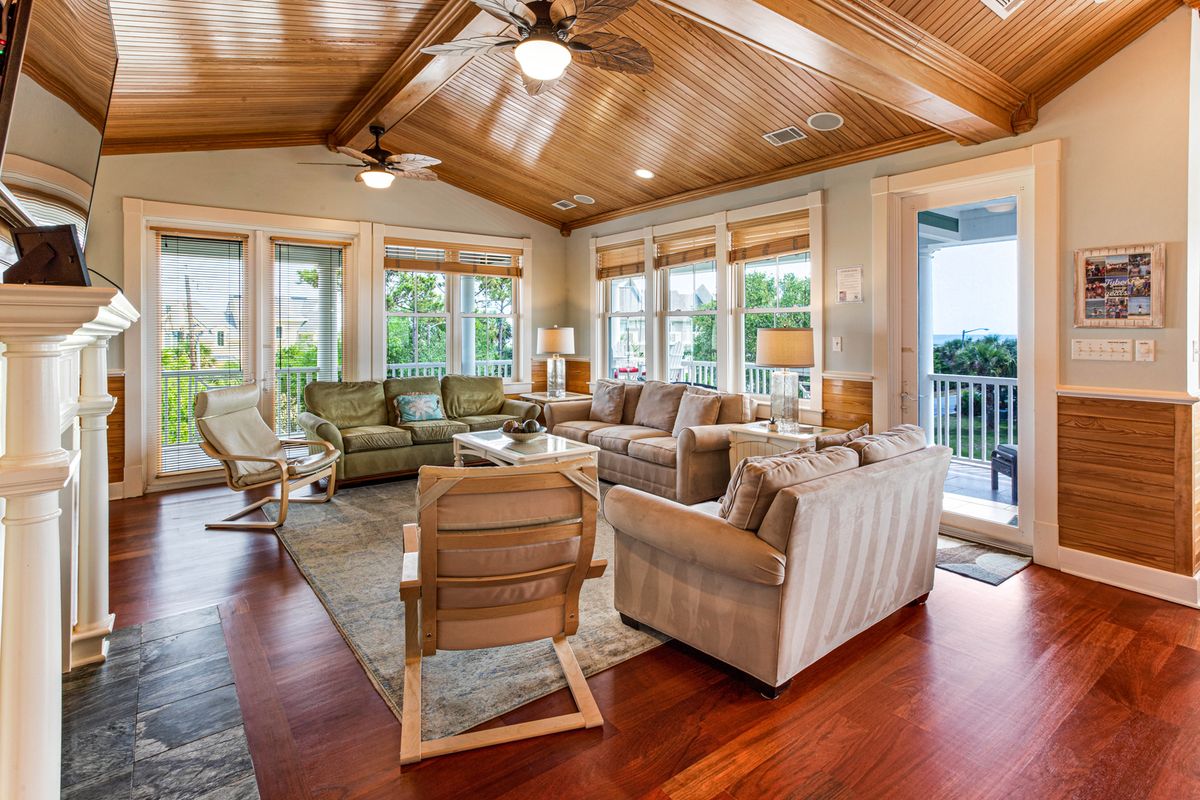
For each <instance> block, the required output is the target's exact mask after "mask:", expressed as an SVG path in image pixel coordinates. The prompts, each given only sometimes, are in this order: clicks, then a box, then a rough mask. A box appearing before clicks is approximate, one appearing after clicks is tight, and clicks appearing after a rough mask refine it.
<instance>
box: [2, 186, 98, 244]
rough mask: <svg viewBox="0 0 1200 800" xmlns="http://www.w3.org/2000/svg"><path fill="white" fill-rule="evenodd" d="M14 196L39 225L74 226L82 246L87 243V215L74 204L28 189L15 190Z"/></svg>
mask: <svg viewBox="0 0 1200 800" xmlns="http://www.w3.org/2000/svg"><path fill="white" fill-rule="evenodd" d="M13 196H14V197H16V198H17V199H18V200H19V201H21V206H22V207H24V209H25V210H26V211H27V212H28V213H29V216H31V217H33V221H34V222H36V223H37V224H38V225H74V226H75V228H76V230H77V231H78V234H79V242H80V244H83V243H84V242H85V241H87V215H86V214H84V213H83V210H82V209H80V208H78V207H76V206H75V205H74V204H73V203H70V202H68V201H66V200H60V199H59V198H57V197H51V196H50V195H46V194H41V193H36V192H30V191H29V190H26V189H13Z"/></svg>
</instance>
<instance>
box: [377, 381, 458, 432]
mask: <svg viewBox="0 0 1200 800" xmlns="http://www.w3.org/2000/svg"><path fill="white" fill-rule="evenodd" d="M441 393H442V382H441V380H439V379H438V377H437V376H436V375H418V376H416V377H413V378H388V379H387V380H386V381H384V382H383V394H384V398H385V399H386V400H387V415H388V424H389V425H397V424H399V422H400V420H399V418H398V417H397V415H396V398H397V397H398V396H399V395H402V394H436V395H440V394H441ZM445 405H446V403H445V401H444V400H443V401H442V406H443V407H445Z"/></svg>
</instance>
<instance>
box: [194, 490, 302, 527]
mask: <svg viewBox="0 0 1200 800" xmlns="http://www.w3.org/2000/svg"><path fill="white" fill-rule="evenodd" d="M278 502H279V498H278V497H264V498H263V499H262V500H259V501H257V502H254V503H251V504H250V505H248V506H246V507H245V508H243V509H242V510H241V511H237V512H235V513H233V514H230V515H229V516H228V517H225V518H224V519H222V520H220V521H219V522H206V523H204V527H205V528H206V529H208V530H213V529H217V530H231V531H273V530H275V529H276V528H278V527H279V526H280V525H282V524H283V520H282V519H281V520H279V521H278V522H270V521H268V522H236V521H235V520H238V519H241V518H242V517H244V516H246V515H247V514H249V513H250V512H252V511H257V510H258V509H260V508H262V507H263V506H265V505H267V504H268V503H278Z"/></svg>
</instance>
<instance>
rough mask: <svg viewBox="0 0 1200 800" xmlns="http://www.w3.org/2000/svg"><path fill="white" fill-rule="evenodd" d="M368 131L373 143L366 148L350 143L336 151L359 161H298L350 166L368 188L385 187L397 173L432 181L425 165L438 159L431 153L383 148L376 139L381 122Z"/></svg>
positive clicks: (435, 164)
mask: <svg viewBox="0 0 1200 800" xmlns="http://www.w3.org/2000/svg"><path fill="white" fill-rule="evenodd" d="M370 131H371V135H372V136H374V137H375V144H373V145H371V146H370V147H368V148H367V149H366V150H355V149H354V148H353V147H344V146H343V147H339V148H338V152H339V153H343V154H345V155H348V156H350V157H351V158H356V159H358V160H359V161H360V162H362V163H361V164H330V163H329V162H327V161H301V162H300V163H301V164H308V165H311V166H317V167H353V168H354V169H357V170H359V173H358V174H357V175H355V176H354V180H356V181H358V182H359V183H365V184H366V185H367V186H369V187H371V188H372V189H386V188H388V187H389V186H391V185H392V181H394V180H395V179H396V177H397V176H399V177H401V178H407V179H409V180H414V181H436V180H437V179H438V176H437V173H436V172H434V171H433V170H431V169H429V168H430V167H436V166H437V165H438V164H440V163H442V162H441V161H439V160H438V159H436V158H434V157H433V156H422V155H417V154H416V153H393V152H391V151H390V150H385V149H384V147H383V145H382V144H380V142H379V139H380V137H382V136H383V134H384V133H386V131H385V130H384V129H383V127H382V126H379V125H372V126H371V128H370Z"/></svg>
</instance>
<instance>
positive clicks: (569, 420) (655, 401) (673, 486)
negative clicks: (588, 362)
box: [545, 381, 753, 504]
mask: <svg viewBox="0 0 1200 800" xmlns="http://www.w3.org/2000/svg"><path fill="white" fill-rule="evenodd" d="M614 387H615V388H616V389H620V391H621V392H623V395H624V396H623V398H622V400H621V405H620V407H619V409H618V413H619V419H618V418H616V417H611V418H610V419H609V420H608V421H605V420H599V419H596V418H595V417H596V416H597V414H596V413H595V409H594V408H593V404H594V403H597V402H599V400H600V398H601V396H602V395H603V394H604V393H605V391H606V390H610V391H611V390H614ZM595 391H596V395H595V397H594V399H593V400H577V401H571V402H564V403H549V404H547V405H546V408H545V414H546V427H547V428H548V429H549V430H550V431H551V432H552V433H554V434H557V435H558V436H564V437H566V438H568V439H574V440H575V441H579V442H587V443H589V444H593V445H595V446H597V447H599V448H600V453H599V458H598V462H599V475H600V479H601V480H605V481H608V482H610V483H617V484H622V485H625V486H632V487H635V488H638V489H643V490H645V491H647V492H651V493H653V494H656V495H659V496H661V497H665V498H668V499H671V500H678V501H679V502H681V503H685V504H692V503H699V502H701V501H704V500H711V499H712V498H714V497H719V496H720V495H721V493H722V492H724V491H725V486H726V485H727V484H728V483H729V428H730V426H731V425H734V424H741V423H744V422H750V421H751V420H752V419H753V403H752V402H751V401H750V398H748V397H746V396H744V395H739V394H721V393H718V392H713V391H711V390H709V389H702V388H700V387H695V386H684V385H681V384H668V383H662V382H661V381H647V382H645V383H635V382H629V381H599V382H598V383H597V386H596V390H595ZM685 394H688V395H705V396H707V395H716V397H717V398H718V399H719V402H718V407H717V409H716V414H715V416H713V417H712V419H713V422H712V423H711V424H706V425H692V426H685V427H682V428H680V429H679V430H676V427H677V426H676V424H675V423H676V421H677V414H678V413H679V406H680V404H681V402H682V399H683V396H684V395H685ZM647 422H649V423H650V424H646V423H647ZM639 423H642V424H639Z"/></svg>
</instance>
